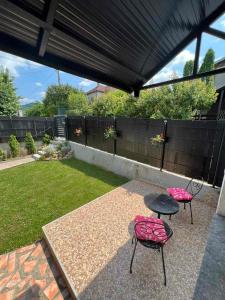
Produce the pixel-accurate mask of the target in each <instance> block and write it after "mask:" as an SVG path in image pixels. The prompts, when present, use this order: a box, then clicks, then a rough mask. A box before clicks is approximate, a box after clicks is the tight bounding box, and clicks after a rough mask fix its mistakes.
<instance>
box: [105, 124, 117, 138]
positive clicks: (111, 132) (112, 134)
mask: <svg viewBox="0 0 225 300" xmlns="http://www.w3.org/2000/svg"><path fill="white" fill-rule="evenodd" d="M104 137H105V139H106V140H108V139H116V137H117V135H116V131H115V129H114V127H113V126H109V127H107V128H106V129H105V132H104Z"/></svg>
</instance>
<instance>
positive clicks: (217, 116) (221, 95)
mask: <svg viewBox="0 0 225 300" xmlns="http://www.w3.org/2000/svg"><path fill="white" fill-rule="evenodd" d="M223 95H224V90H222V91H221V92H220V100H219V105H218V110H217V115H216V119H217V120H219V115H220V111H221V105H222V101H223Z"/></svg>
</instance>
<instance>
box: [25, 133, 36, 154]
mask: <svg viewBox="0 0 225 300" xmlns="http://www.w3.org/2000/svg"><path fill="white" fill-rule="evenodd" d="M24 141H25V147H26V149H27V152H28V154H34V153H36V146H35V143H34V139H33V137H32V134H31V133H30V132H27V133H26V136H25V139H24Z"/></svg>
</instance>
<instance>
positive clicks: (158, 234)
mask: <svg viewBox="0 0 225 300" xmlns="http://www.w3.org/2000/svg"><path fill="white" fill-rule="evenodd" d="M134 222H135V236H136V237H137V239H139V240H142V241H152V242H155V243H159V244H164V243H165V242H166V241H167V240H168V236H167V233H166V229H165V225H164V222H163V221H162V220H161V219H157V218H153V217H145V216H136V217H135V219H134Z"/></svg>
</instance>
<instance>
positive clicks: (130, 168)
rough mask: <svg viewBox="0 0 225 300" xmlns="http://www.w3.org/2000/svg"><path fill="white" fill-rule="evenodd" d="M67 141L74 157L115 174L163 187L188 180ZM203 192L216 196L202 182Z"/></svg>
mask: <svg viewBox="0 0 225 300" xmlns="http://www.w3.org/2000/svg"><path fill="white" fill-rule="evenodd" d="M69 143H70V145H71V148H72V150H73V153H74V157H75V158H77V159H80V160H83V161H85V162H88V163H90V164H94V165H97V166H99V167H102V168H104V169H106V170H108V171H112V172H113V173H115V174H118V175H121V176H124V177H127V178H128V179H134V178H140V179H144V180H148V181H150V182H151V183H153V184H156V185H159V186H162V187H164V188H167V187H171V186H182V187H185V186H186V185H187V184H188V181H189V180H190V178H188V177H185V176H182V175H179V174H175V173H172V172H168V171H164V170H163V171H162V172H161V171H160V170H159V169H158V168H155V167H152V166H149V165H146V164H143V163H140V162H137V161H134V160H131V159H128V158H125V157H122V156H118V155H114V154H111V153H108V152H104V151H101V150H99V149H95V148H92V147H89V146H85V145H82V144H78V143H75V142H69ZM204 193H207V196H209V194H211V195H212V198H214V199H215V196H216V197H217V196H218V190H215V189H213V188H212V187H211V186H210V185H208V184H204V187H203V189H202V191H201V194H200V195H201V196H204ZM207 198H209V197H207Z"/></svg>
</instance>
